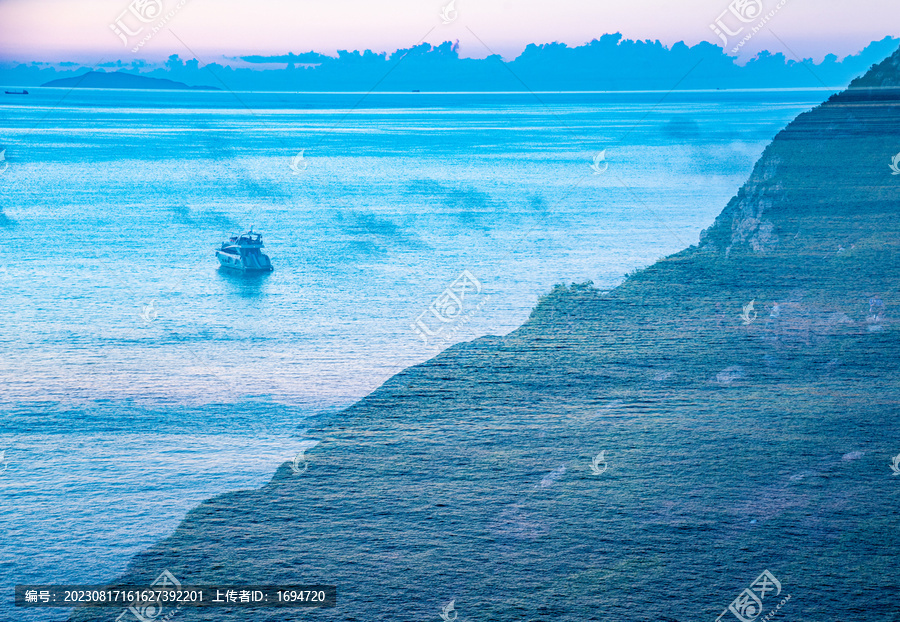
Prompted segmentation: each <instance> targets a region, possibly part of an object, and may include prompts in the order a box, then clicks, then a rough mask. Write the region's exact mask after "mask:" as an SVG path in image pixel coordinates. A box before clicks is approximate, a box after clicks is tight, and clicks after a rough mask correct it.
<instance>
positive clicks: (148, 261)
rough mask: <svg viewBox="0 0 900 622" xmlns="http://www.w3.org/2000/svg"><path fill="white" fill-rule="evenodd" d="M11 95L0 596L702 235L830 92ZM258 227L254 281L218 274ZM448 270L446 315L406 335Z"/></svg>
mask: <svg viewBox="0 0 900 622" xmlns="http://www.w3.org/2000/svg"><path fill="white" fill-rule="evenodd" d="M29 90H30V91H31V92H32V94H31V95H29V96H28V97H27V98H24V97H18V98H14V97H9V96H7V97H5V98H3V99H0V150H2V149H5V150H6V153H5V156H6V163H7V164H8V167H7V168H5V170H4V171H3V172H2V173H0V207H2V210H3V211H2V214H3V216H2V217H0V225H2V228H0V233H2V236H3V238H2V241H0V265H2V268H0V284H2V287H3V291H4V304H3V305H2V307H0V349H2V351H0V352H2V361H3V362H2V364H0V450H5V458H4V459H5V461H8V467H7V469H6V471H4V472H3V473H2V474H0V503H2V506H3V510H4V511H3V512H2V513H0V534H2V535H0V551H2V553H3V554H2V555H0V586H3V588H2V589H3V590H4V593H5V592H10V593H11V586H12V585H14V584H16V583H28V582H43V583H66V582H83V583H89V582H93V581H96V582H102V581H104V580H108V579H110V578H112V577H114V576H116V575H117V574H118V573H119V572H120V571H121V570H122V569H123V568H124V567H125V565H126V564H127V563H128V560H129V558H130V556H131V555H133V554H134V553H136V552H138V551H140V550H142V549H143V548H146V547H147V546H148V545H149V544H150V543H152V542H153V541H155V540H156V539H158V538H159V537H161V536H164V535H165V534H167V533H170V532H171V530H172V529H173V528H174V527H175V526H176V525H177V524H178V521H179V520H180V518H181V517H183V515H184V514H185V513H186V512H187V511H188V510H189V509H190V508H191V507H193V506H194V505H196V503H198V502H199V501H201V500H202V499H204V498H207V497H209V496H211V495H213V494H217V493H219V492H223V491H226V490H234V489H238V488H248V487H255V486H258V485H260V484H261V483H263V482H264V481H266V480H267V479H268V478H269V477H270V476H271V474H272V472H273V470H274V468H275V466H277V464H279V463H281V462H283V461H284V460H289V459H291V457H292V456H293V455H294V454H295V453H296V449H297V447H298V446H299V443H300V441H301V440H302V439H303V438H304V435H303V428H304V425H305V421H307V417H309V416H311V415H314V414H321V413H325V414H327V413H330V412H334V411H336V410H337V409H339V408H341V407H343V406H346V405H348V404H350V403H352V402H353V401H354V400H356V399H358V398H359V397H361V396H363V395H365V394H367V393H368V392H370V391H371V390H373V389H374V388H375V387H377V386H378V385H380V384H381V383H382V382H383V381H384V380H385V379H387V378H389V377H390V376H391V375H392V374H393V373H395V372H397V371H398V370H400V369H402V368H405V367H407V366H409V365H412V364H415V363H418V362H421V361H423V360H426V359H428V358H430V357H431V356H433V355H434V354H435V353H436V352H437V351H439V350H441V349H443V348H445V347H447V346H448V345H449V344H451V343H453V342H455V341H459V340H464V339H471V338H473V337H477V336H480V335H484V334H505V333H508V332H510V331H511V330H513V329H514V328H516V327H517V326H519V325H520V324H521V323H522V322H523V321H525V319H527V317H528V315H529V313H530V311H531V309H532V308H533V306H534V304H535V303H536V301H537V298H538V296H540V295H541V294H543V293H545V292H547V291H548V290H549V289H550V288H551V287H552V286H553V285H554V284H555V283H559V282H573V281H575V282H581V281H585V280H591V281H593V282H594V283H595V284H596V285H597V286H599V287H601V288H611V287H613V286H615V285H616V284H618V283H619V282H620V281H621V280H622V277H623V275H624V274H625V273H626V272H628V271H630V270H633V269H635V268H639V267H643V266H646V265H648V264H650V263H652V262H653V261H655V260H656V259H657V258H659V257H661V256H663V255H666V254H669V253H672V252H674V251H677V250H679V249H681V248H684V247H685V246H688V245H691V244H694V243H696V241H697V239H698V236H699V233H700V231H701V230H702V229H703V228H705V227H707V226H709V224H710V223H711V222H712V220H713V218H714V217H715V215H716V214H718V212H719V211H720V210H721V209H722V207H723V206H724V205H725V203H726V202H727V201H728V199H729V198H730V197H731V196H732V195H733V194H734V193H735V191H736V190H737V188H738V187H739V186H740V184H741V183H743V181H744V180H745V179H746V177H747V175H748V174H749V172H750V170H751V168H752V165H753V163H754V162H755V160H756V159H757V158H758V156H759V155H760V153H761V152H762V150H763V148H764V147H765V145H766V144H768V142H769V141H770V140H771V139H772V138H773V136H774V135H775V134H776V132H777V131H778V130H779V129H780V128H781V127H783V126H784V125H785V124H786V123H787V122H788V121H789V120H791V119H792V118H793V117H795V116H796V115H797V114H798V113H800V112H802V111H804V110H807V109H809V108H811V107H813V106H815V105H816V104H818V103H819V102H821V101H822V100H824V99H825V98H826V97H827V95H828V93H827V92H823V91H769V92H741V93H731V92H704V93H673V94H669V95H666V94H664V93H617V94H612V93H608V94H603V93H581V94H548V93H542V94H538V95H537V96H534V95H530V94H477V95H473V94H427V93H416V94H412V93H408V94H378V95H369V96H367V97H363V95H362V94H288V93H259V94H254V93H236V94H235V93H229V92H221V93H178V92H173V93H162V92H137V91H94V90H85V91H70V92H67V91H65V90H63V89H29ZM300 150H303V160H302V163H301V164H299V165H298V166H297V171H295V170H292V168H291V166H290V165H291V163H292V159H293V158H295V156H296V155H297V154H298V152H300ZM601 150H606V151H605V164H608V167H605V166H603V165H600V166H598V168H599V169H600V170H601V171H602V172H600V173H599V174H595V171H594V170H592V169H591V164H592V162H593V158H594V156H595V154H596V153H598V152H600V151H601ZM0 166H2V164H0ZM304 166H305V168H304ZM251 224H252V225H253V226H254V228H255V230H259V231H261V232H262V233H263V234H264V236H265V242H266V247H267V252H268V253H269V255H270V256H271V258H272V262H273V263H274V265H275V271H274V272H273V273H271V274H268V275H263V276H260V277H249V278H248V277H239V276H235V275H231V274H227V273H222V272H221V271H220V270H219V269H218V268H217V262H216V260H215V258H214V256H213V254H212V249H213V247H214V246H216V245H217V244H218V243H219V242H220V241H221V240H222V239H223V237H224V236H226V235H227V234H228V233H229V232H232V231H237V230H241V229H246V228H247V227H249V226H250V225H251ZM463 270H467V271H468V274H469V275H471V276H472V277H473V278H474V279H475V280H477V282H478V284H479V290H480V291H478V292H477V293H476V294H475V296H476V297H475V298H474V299H471V298H470V299H469V300H468V301H466V305H468V306H467V307H466V312H467V315H466V318H465V321H464V322H463V321H459V320H457V321H453V322H449V323H448V325H447V326H445V327H444V330H443V332H441V333H440V334H439V335H438V336H437V337H436V338H435V339H429V340H428V341H426V342H424V343H423V340H422V339H421V338H420V336H419V335H417V334H416V331H415V330H414V329H413V328H412V327H411V326H410V325H411V324H415V321H416V319H417V318H421V317H422V315H421V314H422V313H423V312H427V311H428V309H429V307H430V306H431V305H432V303H433V302H434V301H435V300H436V299H438V297H439V296H440V295H441V294H442V292H444V291H445V290H446V289H447V288H448V286H450V285H451V283H453V282H454V281H455V280H456V279H457V278H458V277H459V276H460V274H461V273H462V272H463ZM148 309H149V312H148ZM142 313H143V314H144V318H142V317H141V314H142ZM425 317H426V318H433V316H428V315H427V314H426V316H425ZM432 321H433V319H432ZM432 326H433V325H432ZM2 468H3V464H0V469H2ZM7 603H8V599H7V598H6V597H5V596H4V597H3V600H2V601H0V618H5V617H7V614H9V615H12V614H11V613H9V611H8V610H5V609H4V607H7V606H8V605H7ZM26 613H27V615H26ZM66 615H67V612H66V611H65V610H52V611H50V612H49V613H48V612H47V611H39V610H36V612H15V618H16V619H23V620H25V619H28V620H56V619H65V617H66ZM29 616H31V617H29Z"/></svg>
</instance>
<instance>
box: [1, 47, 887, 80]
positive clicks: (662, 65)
mask: <svg viewBox="0 0 900 622" xmlns="http://www.w3.org/2000/svg"><path fill="white" fill-rule="evenodd" d="M898 43H900V39H897V38H894V37H885V38H884V39H882V40H880V41H873V42H872V43H870V44H869V45H867V46H866V47H865V49H863V50H861V51H860V52H859V53H857V54H851V55H849V56H846V57H844V58H840V59H839V58H838V57H837V56H835V55H834V54H829V55H828V56H826V57H825V58H823V59H822V60H821V61H820V62H814V61H813V60H812V59H810V58H805V59H802V60H801V59H799V58H793V57H790V56H786V55H785V54H783V53H770V52H767V51H763V52H760V53H759V54H757V55H756V56H755V57H753V58H751V59H749V60H747V62H746V63H744V64H740V63H738V59H737V58H736V57H735V56H731V55H729V54H728V52H727V51H726V50H725V49H723V48H721V47H719V46H716V45H713V44H712V43H708V42H705V41H704V42H700V43H697V44H695V45H693V46H688V45H686V44H685V43H683V42H678V43H675V44H672V45H671V46H666V45H664V44H662V43H661V42H660V41H651V40H645V41H639V40H630V39H625V38H623V37H622V35H621V34H618V33H616V34H606V35H603V36H601V37H600V38H599V39H594V40H592V41H590V42H588V43H585V44H584V45H580V46H575V47H569V46H567V45H566V44H564V43H542V44H529V45H528V46H527V47H526V48H525V49H524V50H523V51H522V53H521V54H520V55H519V56H518V57H517V58H515V59H512V60H504V59H502V58H501V57H500V56H498V55H496V54H494V55H491V56H488V57H487V58H482V59H475V58H461V57H460V56H459V47H458V46H457V45H456V44H454V43H452V42H450V41H445V42H443V43H441V44H440V45H431V44H429V43H421V44H419V45H416V46H413V47H410V48H406V49H399V50H396V51H394V52H390V53H388V52H373V51H371V50H365V51H363V52H360V51H352V52H351V51H347V50H338V52H337V55H335V56H328V55H325V54H320V53H317V52H313V51H309V52H304V53H301V54H294V53H289V54H279V55H274V56H259V55H255V56H244V57H241V58H240V59H235V60H236V61H239V64H240V65H244V66H238V67H235V66H231V65H228V64H219V63H209V64H207V65H203V66H201V65H200V63H199V61H198V60H197V59H182V58H180V57H179V56H178V55H172V56H170V57H169V59H168V60H167V61H166V63H165V65H164V66H163V67H159V66H156V67H152V66H150V65H148V64H147V63H146V62H144V61H142V60H132V61H131V62H130V63H123V62H122V61H113V62H110V63H106V64H104V65H103V66H101V67H108V68H109V71H112V70H113V69H118V71H116V72H115V73H95V72H93V71H91V72H89V73H88V74H87V76H88V77H87V78H85V77H82V74H84V72H85V71H87V69H88V68H86V67H81V66H79V65H77V64H76V63H63V64H62V65H60V66H58V67H54V66H53V65H52V64H49V63H30V64H19V65H16V66H11V65H6V66H4V65H2V64H0V84H6V85H16V86H17V87H28V86H36V85H40V84H45V83H46V84H47V85H53V86H74V85H75V84H74V82H71V81H70V82H58V81H57V80H55V79H57V78H76V80H75V82H78V81H79V80H80V82H79V83H78V85H79V86H85V87H94V88H104V87H106V88H110V87H117V88H173V89H174V88H181V89H184V88H191V87H186V86H185V85H184V84H182V85H176V84H177V83H175V82H172V81H180V82H183V83H185V84H198V85H202V84H215V85H222V84H226V85H228V88H229V89H232V90H247V91H254V90H265V91H365V92H369V91H370V90H372V89H373V88H374V89H375V90H376V91H407V92H408V91H421V92H423V93H424V92H428V91H431V92H434V91H440V92H445V91H527V90H532V91H622V90H663V91H670V90H672V89H673V88H674V89H676V90H692V89H762V88H810V87H814V88H819V87H823V86H824V87H834V88H835V90H837V89H839V88H842V87H844V86H846V85H847V84H849V82H850V80H852V79H853V78H854V77H856V76H858V75H860V74H861V73H863V72H865V71H866V70H867V69H869V67H871V66H872V64H873V63H877V62H880V61H881V60H882V59H883V58H885V57H886V56H888V55H889V54H890V53H891V52H893V51H894V50H895V49H896V48H897V45H898ZM247 64H250V65H251V66H250V67H248V66H246V65H247ZM129 65H130V67H129ZM279 65H280V67H279ZM126 72H127V73H126ZM142 77H143V78H158V79H161V80H167V81H169V82H168V86H153V87H147V86H144V85H143V84H141V83H140V82H138V81H139V80H140V78H142ZM48 80H53V81H52V82H48ZM94 80H97V81H98V82H97V83H93V81H94ZM110 80H115V81H116V82H115V83H107V82H105V81H110ZM119 80H122V81H123V82H118V81H119ZM125 81H127V82H125ZM132 81H134V82H132ZM194 88H214V87H194Z"/></svg>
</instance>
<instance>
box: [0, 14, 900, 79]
mask: <svg viewBox="0 0 900 622" xmlns="http://www.w3.org/2000/svg"><path fill="white" fill-rule="evenodd" d="M448 4H449V0H251V1H247V0H0V60H2V61H20V62H27V61H33V60H37V61H48V62H58V61H64V60H67V61H76V62H82V63H91V64H93V63H98V62H103V61H111V60H124V61H133V60H136V59H147V60H149V61H158V60H161V59H164V58H166V57H168V56H169V55H170V54H179V55H180V56H181V57H182V58H197V59H198V60H200V61H201V63H204V62H213V61H216V62H221V60H222V58H223V57H224V58H228V57H234V56H240V55H248V54H284V53H287V52H294V53H300V52H308V51H310V50H314V51H316V52H320V53H325V54H334V53H335V51H336V50H339V49H346V50H365V49H371V50H374V51H377V52H381V51H388V52H392V51H394V50H396V49H398V48H408V47H411V46H413V45H415V44H417V43H419V42H422V41H425V42H428V43H434V44H437V43H440V42H442V41H459V53H460V56H463V57H471V58H483V57H485V56H487V55H489V54H491V53H495V54H501V55H502V56H503V57H504V58H506V59H511V58H514V57H515V56H517V55H518V54H519V53H520V52H521V51H522V49H523V48H524V47H525V45H526V44H528V43H548V42H554V41H558V42H564V43H566V44H568V45H572V46H575V45H581V44H583V43H586V42H588V41H590V40H591V39H594V38H599V37H600V36H601V35H603V34H606V33H613V32H621V33H622V34H623V35H624V36H625V38H630V39H652V40H656V39H659V40H660V41H661V42H662V43H664V44H666V45H671V44H673V43H675V42H678V41H685V42H686V43H688V44H690V45H693V44H695V43H697V42H699V41H703V40H705V41H710V42H713V43H716V44H718V45H722V44H723V41H722V40H721V39H720V38H719V37H718V36H717V35H716V33H715V32H714V31H713V29H712V28H711V27H710V25H716V22H717V20H718V21H719V22H720V23H719V26H722V25H724V26H725V28H726V29H728V30H730V31H732V32H737V31H738V29H739V28H743V30H742V31H741V32H740V34H738V35H736V36H728V35H725V36H726V39H728V43H729V45H728V48H731V47H732V46H733V45H734V44H736V43H737V41H739V40H740V38H741V37H742V36H744V35H745V34H747V33H749V32H750V30H751V28H752V27H753V26H754V25H756V24H757V23H758V20H756V19H755V18H756V17H757V16H758V17H759V19H764V18H765V17H766V16H767V15H771V17H769V18H768V22H767V23H766V24H765V25H764V26H763V28H761V29H760V31H759V32H758V33H755V34H754V35H753V37H752V38H751V39H750V40H749V41H748V42H746V43H745V45H744V46H743V47H742V48H741V49H740V52H739V53H737V55H738V56H739V57H740V58H741V59H742V60H747V59H749V58H751V57H752V56H753V55H755V54H757V53H758V52H759V51H760V50H764V49H765V50H770V51H772V52H783V53H784V54H785V55H786V56H788V57H789V58H798V57H799V58H809V57H812V58H814V59H815V60H817V61H818V60H821V58H822V57H823V56H824V55H825V54H827V53H834V54H837V55H838V56H839V57H843V56H845V55H847V54H852V53H855V52H857V51H859V50H860V49H862V48H863V47H865V46H866V45H867V44H868V43H869V42H871V41H873V40H878V39H882V38H883V37H885V36H887V35H897V34H898V33H900V4H898V2H897V0H860V1H857V2H852V3H850V2H847V0H680V1H678V2H673V1H672V0H618V1H613V0H590V1H586V0H552V1H547V0H454V2H453V5H452V6H447V5H448ZM160 7H161V9H162V10H161V11H160V12H159V13H157V14H156V15H154V14H153V12H154V11H158V10H159V9H160ZM773 12H774V14H773ZM723 13H724V15H723ZM123 14H124V15H123ZM167 15H168V16H170V17H168V19H167V18H166V16H167ZM136 16H142V17H143V18H144V20H146V21H143V22H142V21H140V19H139V18H138V17H136ZM738 16H742V17H744V18H745V20H744V21H740V20H739V19H738ZM746 18H754V19H753V20H748V19H746ZM117 20H118V21H117ZM160 20H166V23H165V24H164V25H163V27H161V28H159V29H158V32H155V33H152V36H151V37H150V38H149V39H148V40H146V41H145V42H144V44H143V46H141V47H140V48H137V43H138V42H139V41H140V40H141V39H142V38H143V37H145V36H147V34H148V33H150V32H151V27H152V26H154V25H157V24H158V23H159V21H160ZM445 22H447V23H445ZM111 25H113V26H116V28H117V29H118V31H119V33H121V35H117V33H116V32H115V31H114V29H113V28H111ZM719 30H720V32H722V28H719ZM126 31H130V32H133V33H136V34H134V35H131V34H130V33H129V32H126ZM728 48H726V49H728ZM135 49H137V51H133V50H135Z"/></svg>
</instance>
